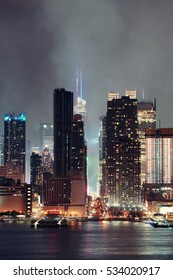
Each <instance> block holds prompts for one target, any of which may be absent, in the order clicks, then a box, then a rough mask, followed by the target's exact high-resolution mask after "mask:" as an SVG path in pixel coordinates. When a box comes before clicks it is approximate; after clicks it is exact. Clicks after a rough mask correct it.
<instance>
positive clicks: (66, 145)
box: [44, 89, 87, 215]
mask: <svg viewBox="0 0 173 280" xmlns="http://www.w3.org/2000/svg"><path fill="white" fill-rule="evenodd" d="M86 177H87V176H86V145H85V141H84V124H83V120H82V116H81V115H79V114H77V115H75V116H74V118H73V93H72V92H69V91H66V90H65V89H55V90H54V176H53V177H50V178H49V179H48V180H45V181H44V210H45V211H48V212H49V213H60V214H64V215H84V213H85V201H86V180H87V179H86Z"/></svg>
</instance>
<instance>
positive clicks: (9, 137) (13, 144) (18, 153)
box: [4, 113, 26, 182]
mask: <svg viewBox="0 0 173 280" xmlns="http://www.w3.org/2000/svg"><path fill="white" fill-rule="evenodd" d="M25 129H26V115H25V113H22V114H20V115H15V114H5V116H4V164H5V165H6V164H7V163H12V164H13V165H14V166H16V167H18V168H20V169H21V177H20V178H19V179H20V180H21V182H25Z"/></svg>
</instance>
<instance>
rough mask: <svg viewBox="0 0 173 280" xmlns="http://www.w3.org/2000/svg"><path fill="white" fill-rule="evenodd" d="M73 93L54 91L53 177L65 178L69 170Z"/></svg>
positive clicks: (60, 90) (61, 90) (62, 90)
mask: <svg viewBox="0 0 173 280" xmlns="http://www.w3.org/2000/svg"><path fill="white" fill-rule="evenodd" d="M72 124H73V93H72V92H70V91H66V90H65V89H62V88H61V89H58V88H56V89H55V90H54V176H55V177H67V176H68V174H69V170H70V168H71V135H72Z"/></svg>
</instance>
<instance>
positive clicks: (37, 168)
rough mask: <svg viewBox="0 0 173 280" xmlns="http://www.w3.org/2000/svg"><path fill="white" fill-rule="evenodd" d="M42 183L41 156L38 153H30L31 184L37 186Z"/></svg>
mask: <svg viewBox="0 0 173 280" xmlns="http://www.w3.org/2000/svg"><path fill="white" fill-rule="evenodd" d="M41 183H42V157H41V156H40V155H39V154H35V153H32V154H31V184H32V185H33V186H35V185H36V186H39V185H41Z"/></svg>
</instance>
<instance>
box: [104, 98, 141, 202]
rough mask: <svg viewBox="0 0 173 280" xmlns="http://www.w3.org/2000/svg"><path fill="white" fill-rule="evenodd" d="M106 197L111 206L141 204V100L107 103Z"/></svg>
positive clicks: (118, 99)
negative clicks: (138, 103) (139, 119)
mask: <svg viewBox="0 0 173 280" xmlns="http://www.w3.org/2000/svg"><path fill="white" fill-rule="evenodd" d="M106 193H107V196H108V202H109V204H110V205H112V206H113V205H127V204H140V203H141V183H140V143H139V140H138V121H137V99H133V98H130V97H129V96H122V97H121V98H116V99H115V98H113V99H112V100H108V102H107V115H106Z"/></svg>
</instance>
